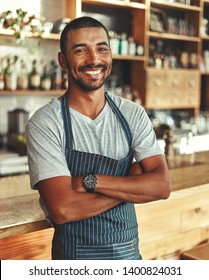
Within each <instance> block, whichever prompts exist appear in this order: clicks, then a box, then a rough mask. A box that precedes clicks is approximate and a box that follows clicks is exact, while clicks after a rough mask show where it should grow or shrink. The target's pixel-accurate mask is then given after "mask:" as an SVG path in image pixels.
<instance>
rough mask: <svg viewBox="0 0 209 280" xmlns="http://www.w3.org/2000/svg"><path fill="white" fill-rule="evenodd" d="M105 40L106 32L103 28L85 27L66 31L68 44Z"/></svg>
mask: <svg viewBox="0 0 209 280" xmlns="http://www.w3.org/2000/svg"><path fill="white" fill-rule="evenodd" d="M100 42H107V43H108V37H107V33H106V32H105V30H104V29H103V28H98V27H86V28H80V29H78V30H71V31H70V32H69V33H68V45H71V46H73V45H74V44H97V43H100Z"/></svg>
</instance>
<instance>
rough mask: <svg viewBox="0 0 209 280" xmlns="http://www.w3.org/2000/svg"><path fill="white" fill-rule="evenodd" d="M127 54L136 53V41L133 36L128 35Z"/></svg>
mask: <svg viewBox="0 0 209 280" xmlns="http://www.w3.org/2000/svg"><path fill="white" fill-rule="evenodd" d="M128 54H129V55H136V43H135V42H134V38H133V37H129V39H128Z"/></svg>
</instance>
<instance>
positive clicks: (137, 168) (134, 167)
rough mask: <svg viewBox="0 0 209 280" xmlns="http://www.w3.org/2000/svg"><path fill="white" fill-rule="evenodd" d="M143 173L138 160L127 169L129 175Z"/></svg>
mask: <svg viewBox="0 0 209 280" xmlns="http://www.w3.org/2000/svg"><path fill="white" fill-rule="evenodd" d="M142 173H143V169H142V168H141V165H140V164H139V163H138V162H134V163H133V164H132V165H131V166H130V168H129V171H128V175H129V176H134V175H140V174H142Z"/></svg>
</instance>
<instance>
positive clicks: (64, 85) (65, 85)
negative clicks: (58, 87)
mask: <svg viewBox="0 0 209 280" xmlns="http://www.w3.org/2000/svg"><path fill="white" fill-rule="evenodd" d="M67 88H68V76H67V72H65V71H64V70H62V89H67Z"/></svg>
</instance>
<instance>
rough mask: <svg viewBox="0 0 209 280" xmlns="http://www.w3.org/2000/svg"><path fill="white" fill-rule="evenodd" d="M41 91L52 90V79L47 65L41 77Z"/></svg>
mask: <svg viewBox="0 0 209 280" xmlns="http://www.w3.org/2000/svg"><path fill="white" fill-rule="evenodd" d="M41 89H43V90H50V89H51V78H50V75H49V71H48V69H47V66H46V65H44V67H43V73H42V75H41Z"/></svg>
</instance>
